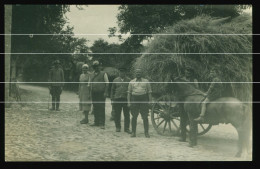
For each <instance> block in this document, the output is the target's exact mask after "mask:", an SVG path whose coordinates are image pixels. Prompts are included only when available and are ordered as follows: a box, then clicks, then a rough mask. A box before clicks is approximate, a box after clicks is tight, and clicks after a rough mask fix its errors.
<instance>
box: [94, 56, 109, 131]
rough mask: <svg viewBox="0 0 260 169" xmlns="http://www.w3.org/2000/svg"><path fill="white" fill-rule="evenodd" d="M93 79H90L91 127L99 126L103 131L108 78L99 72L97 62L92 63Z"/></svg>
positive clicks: (102, 72)
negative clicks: (92, 121) (92, 118)
mask: <svg viewBox="0 0 260 169" xmlns="http://www.w3.org/2000/svg"><path fill="white" fill-rule="evenodd" d="M93 69H94V73H93V77H92V80H91V81H92V85H91V91H92V102H93V112H94V124H92V125H91V126H100V128H101V129H105V100H106V97H107V96H108V85H109V81H108V76H107V74H106V73H105V72H104V71H100V63H99V61H94V62H93Z"/></svg>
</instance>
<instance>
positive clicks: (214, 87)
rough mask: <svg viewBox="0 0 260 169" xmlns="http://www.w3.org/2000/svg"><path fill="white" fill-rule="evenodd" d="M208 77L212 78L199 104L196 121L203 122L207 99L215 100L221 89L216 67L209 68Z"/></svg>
mask: <svg viewBox="0 0 260 169" xmlns="http://www.w3.org/2000/svg"><path fill="white" fill-rule="evenodd" d="M209 77H210V78H211V79H212V82H211V84H210V87H209V89H208V91H207V92H206V98H205V100H204V101H203V102H202V104H201V113H200V116H199V117H198V118H196V119H194V121H196V122H204V116H205V113H206V105H207V103H208V102H209V101H212V100H215V99H217V98H219V97H221V91H222V89H223V85H222V83H221V80H220V78H219V77H218V70H217V69H216V68H213V69H211V71H210V74H209Z"/></svg>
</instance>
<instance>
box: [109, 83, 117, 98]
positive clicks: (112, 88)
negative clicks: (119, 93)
mask: <svg viewBox="0 0 260 169" xmlns="http://www.w3.org/2000/svg"><path fill="white" fill-rule="evenodd" d="M115 81H116V80H115V79H114V80H113V82H115ZM115 89H116V84H115V83H112V87H111V95H110V97H111V100H114V94H115Z"/></svg>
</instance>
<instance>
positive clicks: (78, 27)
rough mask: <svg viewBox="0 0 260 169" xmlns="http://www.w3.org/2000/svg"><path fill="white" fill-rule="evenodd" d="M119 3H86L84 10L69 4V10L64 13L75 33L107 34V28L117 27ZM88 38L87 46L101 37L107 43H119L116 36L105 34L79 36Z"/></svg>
mask: <svg viewBox="0 0 260 169" xmlns="http://www.w3.org/2000/svg"><path fill="white" fill-rule="evenodd" d="M118 7H119V5H88V6H87V7H86V6H84V10H79V9H78V8H77V7H76V6H75V5H71V7H70V12H67V13H66V16H67V18H68V22H69V25H71V26H74V33H75V34H109V32H108V28H110V27H117V23H116V22H117V18H116V15H117V13H118ZM81 37H85V38H86V39H88V40H89V41H90V42H89V43H88V46H91V44H92V43H93V42H94V41H95V40H97V39H99V38H103V39H105V40H106V41H108V42H109V43H119V41H118V38H115V37H113V38H109V37H108V36H107V35H95V36H93V35H92V36H81Z"/></svg>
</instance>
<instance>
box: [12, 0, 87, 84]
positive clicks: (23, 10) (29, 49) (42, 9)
mask: <svg viewBox="0 0 260 169" xmlns="http://www.w3.org/2000/svg"><path fill="white" fill-rule="evenodd" d="M69 10H70V7H69V5H14V6H13V27H12V34H31V35H30V36H28V35H22V36H12V47H13V48H12V53H77V52H82V51H84V52H86V51H87V50H88V47H87V46H86V42H87V40H86V39H84V38H76V37H74V36H73V35H64V36H62V35H52V34H73V27H70V26H66V27H65V25H66V18H65V17H64V14H65V13H66V12H68V11H69ZM35 34H51V35H44V36H42V35H35ZM55 59H59V60H61V62H62V65H66V64H67V63H68V62H70V60H71V59H72V55H68V54H64V55H12V63H13V70H12V74H13V76H16V72H17V70H16V69H15V68H17V67H19V66H22V68H21V69H22V70H24V73H23V74H24V79H25V80H32V81H46V80H47V76H48V69H49V68H50V66H51V64H52V62H53V60H55ZM17 63H19V64H17Z"/></svg>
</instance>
